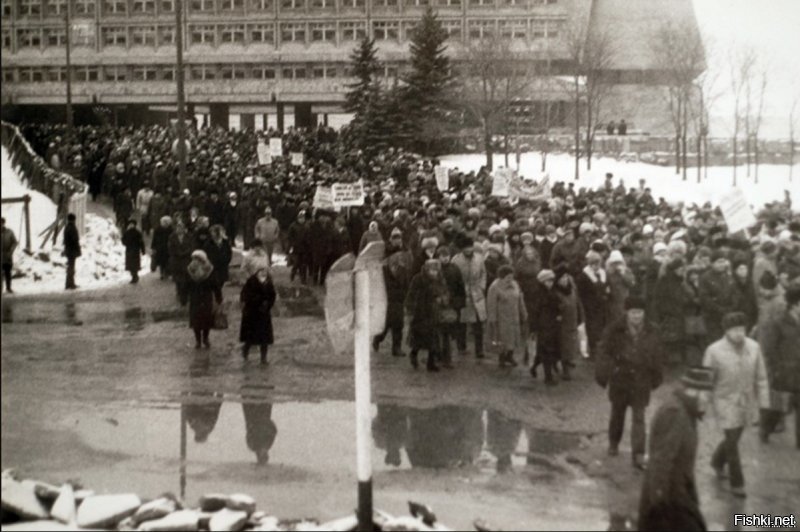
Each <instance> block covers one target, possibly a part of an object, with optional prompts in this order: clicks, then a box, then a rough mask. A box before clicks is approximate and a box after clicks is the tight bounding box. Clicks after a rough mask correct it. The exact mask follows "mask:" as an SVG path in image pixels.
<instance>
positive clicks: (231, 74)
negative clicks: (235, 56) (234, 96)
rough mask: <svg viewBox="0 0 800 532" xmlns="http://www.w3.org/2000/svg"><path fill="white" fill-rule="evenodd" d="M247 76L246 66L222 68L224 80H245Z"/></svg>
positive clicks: (221, 74) (225, 66) (221, 75)
mask: <svg viewBox="0 0 800 532" xmlns="http://www.w3.org/2000/svg"><path fill="white" fill-rule="evenodd" d="M246 74H247V71H246V70H245V67H244V65H224V66H223V67H221V68H220V77H221V78H222V79H244V78H245V77H246Z"/></svg>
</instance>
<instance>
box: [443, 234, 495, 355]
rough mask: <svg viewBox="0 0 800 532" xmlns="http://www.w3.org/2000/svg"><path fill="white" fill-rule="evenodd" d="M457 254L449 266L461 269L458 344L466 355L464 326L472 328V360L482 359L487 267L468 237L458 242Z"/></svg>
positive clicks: (461, 351)
mask: <svg viewBox="0 0 800 532" xmlns="http://www.w3.org/2000/svg"><path fill="white" fill-rule="evenodd" d="M459 248H460V250H461V251H460V252H459V253H457V254H456V256H454V257H453V259H452V261H451V262H452V264H454V265H455V266H456V267H458V269H459V270H461V279H462V280H463V281H464V292H465V296H466V298H465V300H464V306H463V308H462V309H461V312H460V315H459V324H460V325H459V332H458V338H457V341H456V343H457V345H458V350H459V353H460V354H461V355H462V356H465V355H466V354H467V326H469V327H471V328H472V334H473V338H474V343H475V358H477V359H481V358H483V324H484V322H485V321H486V292H485V291H484V290H485V286H486V268H485V265H484V261H483V258H482V257H481V256H480V255H478V254H476V253H475V245H474V242H473V241H472V239H471V238H469V237H465V238H463V239H461V241H460V242H459Z"/></svg>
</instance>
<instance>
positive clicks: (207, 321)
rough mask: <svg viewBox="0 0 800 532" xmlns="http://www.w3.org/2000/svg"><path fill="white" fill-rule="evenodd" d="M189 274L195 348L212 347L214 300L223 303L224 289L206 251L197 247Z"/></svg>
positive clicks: (191, 319) (190, 310) (190, 320)
mask: <svg viewBox="0 0 800 532" xmlns="http://www.w3.org/2000/svg"><path fill="white" fill-rule="evenodd" d="M186 271H187V273H188V274H189V279H188V285H189V326H190V327H191V328H192V330H193V331H194V339H195V348H196V349H200V345H201V342H202V345H204V346H205V347H207V348H208V347H211V343H210V342H209V338H208V337H209V333H210V331H211V327H212V326H213V325H214V302H215V300H216V303H217V304H220V303H222V290H221V289H220V286H219V285H218V284H217V282H216V277H215V276H214V275H212V274H213V273H214V266H213V265H212V264H211V261H209V260H208V256H207V255H206V252H205V251H203V250H200V249H196V250H194V251H193V252H192V260H191V262H190V263H189V266H188V267H187V268H186Z"/></svg>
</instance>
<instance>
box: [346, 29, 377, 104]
mask: <svg viewBox="0 0 800 532" xmlns="http://www.w3.org/2000/svg"><path fill="white" fill-rule="evenodd" d="M377 53H378V50H377V48H375V40H374V39H370V38H369V37H364V38H363V39H362V40H361V42H360V43H359V44H358V46H357V47H356V48H354V49H353V52H352V53H351V54H350V61H351V63H352V66H353V70H352V75H353V77H355V78H356V81H355V82H354V83H351V84H349V85H348V86H347V88H348V92H347V95H346V98H347V99H346V103H345V109H346V110H347V111H348V112H350V113H355V114H356V116H357V117H358V115H362V116H363V114H364V113H365V111H366V109H367V107H368V106H369V105H370V101H371V100H372V99H374V98H375V96H376V95H377V94H378V92H379V91H380V87H379V86H378V81H377V74H378V71H379V69H380V66H379V64H378V59H377Z"/></svg>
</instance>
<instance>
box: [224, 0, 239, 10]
mask: <svg viewBox="0 0 800 532" xmlns="http://www.w3.org/2000/svg"><path fill="white" fill-rule="evenodd" d="M219 8H220V9H221V10H222V11H241V10H242V9H244V0H222V3H221V4H220V6H219Z"/></svg>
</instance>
